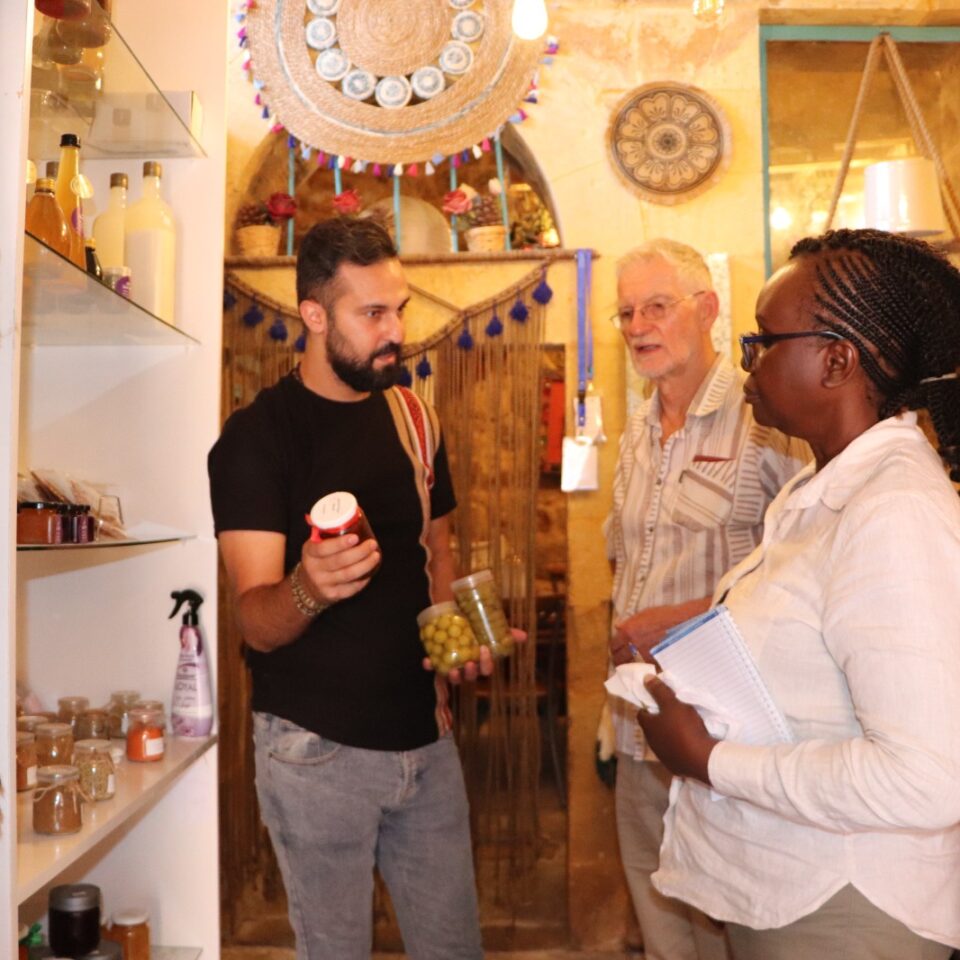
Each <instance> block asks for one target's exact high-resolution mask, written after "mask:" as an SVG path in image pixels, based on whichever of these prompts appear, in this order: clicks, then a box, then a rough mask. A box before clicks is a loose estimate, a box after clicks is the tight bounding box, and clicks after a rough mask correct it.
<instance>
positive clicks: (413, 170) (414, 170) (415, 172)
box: [407, 163, 420, 177]
mask: <svg viewBox="0 0 960 960" xmlns="http://www.w3.org/2000/svg"><path fill="white" fill-rule="evenodd" d="M407 174H408V175H409V176H411V177H416V176H419V174H420V168H419V167H418V166H417V165H416V164H415V163H411V164H410V166H409V167H407Z"/></svg>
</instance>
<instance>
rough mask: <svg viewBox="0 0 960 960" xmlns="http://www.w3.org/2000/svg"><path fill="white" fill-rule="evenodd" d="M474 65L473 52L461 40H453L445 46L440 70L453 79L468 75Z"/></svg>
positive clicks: (441, 55)
mask: <svg viewBox="0 0 960 960" xmlns="http://www.w3.org/2000/svg"><path fill="white" fill-rule="evenodd" d="M472 63H473V51H472V50H471V49H470V48H469V47H468V46H467V45H466V44H465V43H461V42H460V41H459V40H451V41H450V42H449V43H447V44H444V47H443V50H441V51H440V69H441V70H442V71H443V72H444V73H449V74H450V76H452V77H459V76H460V75H461V74H463V73H466V72H467V71H468V70H469V69H470V65H471V64H472Z"/></svg>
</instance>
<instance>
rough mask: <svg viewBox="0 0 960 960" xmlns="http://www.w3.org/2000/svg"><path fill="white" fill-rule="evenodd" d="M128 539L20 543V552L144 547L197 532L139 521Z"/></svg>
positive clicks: (169, 541)
mask: <svg viewBox="0 0 960 960" xmlns="http://www.w3.org/2000/svg"><path fill="white" fill-rule="evenodd" d="M127 534H128V537H127V539H126V540H94V541H93V542H92V543H18V544H17V551H18V552H20V553H35V552H48V551H52V550H57V551H60V550H67V551H75V552H76V551H79V552H80V553H83V552H84V551H86V550H109V549H115V548H117V547H142V546H144V545H146V544H152V543H180V542H181V541H183V540H193V539H194V538H195V537H196V534H195V533H186V532H184V531H183V530H174V529H173V528H172V527H165V526H163V525H162V524H159V523H150V522H147V521H145V522H144V523H138V524H135V525H134V526H132V527H130V528H129V529H128V530H127Z"/></svg>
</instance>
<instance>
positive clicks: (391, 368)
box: [327, 323, 403, 393]
mask: <svg viewBox="0 0 960 960" xmlns="http://www.w3.org/2000/svg"><path fill="white" fill-rule="evenodd" d="M389 356H393V357H395V358H396V359H395V361H394V362H393V363H391V364H387V366H385V367H380V368H379V369H378V368H377V367H375V366H374V361H375V360H377V358H379V357H389ZM327 359H328V360H329V361H330V366H331V367H332V368H333V372H334V373H335V374H336V375H337V376H338V377H339V378H340V379H341V380H342V381H343V382H344V383H345V384H346V385H347V386H348V387H350V388H351V389H353V390H356V391H357V393H370V392H371V391H373V390H386V389H387V388H388V387H392V386H393V385H394V384H395V383H397V381H398V380H399V379H400V374H401V372H402V369H403V368H402V367H401V365H400V344H399V343H388V344H387V345H386V346H383V347H381V348H380V349H379V350H377V351H376V352H375V353H373V354H371V355H370V357H368V358H367V360H365V361H364V360H357V359H356V358H355V357H354V356H352V355H351V354H350V353H349V345H348V344H347V341H346V338H345V337H344V336H343V335H342V334H341V333H340V331H339V330H337V327H336V323H331V324H330V329H329V331H328V332H327Z"/></svg>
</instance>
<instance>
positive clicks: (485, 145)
mask: <svg viewBox="0 0 960 960" xmlns="http://www.w3.org/2000/svg"><path fill="white" fill-rule="evenodd" d="M480 149H481V150H482V151H483V152H484V153H489V152H490V138H489V137H484V138H483V143H481V144H480Z"/></svg>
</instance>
